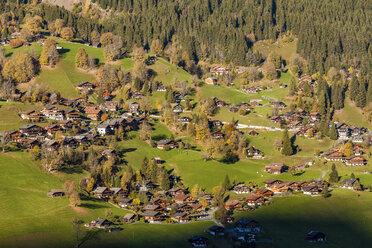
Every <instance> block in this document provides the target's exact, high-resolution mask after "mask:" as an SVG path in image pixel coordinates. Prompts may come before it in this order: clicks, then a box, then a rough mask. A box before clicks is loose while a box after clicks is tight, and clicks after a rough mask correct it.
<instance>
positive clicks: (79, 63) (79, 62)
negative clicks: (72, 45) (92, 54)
mask: <svg viewBox="0 0 372 248" xmlns="http://www.w3.org/2000/svg"><path fill="white" fill-rule="evenodd" d="M75 66H76V67H77V68H82V69H87V68H88V54H87V52H86V51H85V49H84V48H82V47H80V48H79V49H78V51H77V53H76V57H75Z"/></svg>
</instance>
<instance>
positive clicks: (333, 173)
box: [329, 164, 339, 183]
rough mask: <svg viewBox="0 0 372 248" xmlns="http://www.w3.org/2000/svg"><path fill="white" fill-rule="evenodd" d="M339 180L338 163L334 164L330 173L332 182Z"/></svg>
mask: <svg viewBox="0 0 372 248" xmlns="http://www.w3.org/2000/svg"><path fill="white" fill-rule="evenodd" d="M338 180H339V177H338V172H337V170H336V165H335V164H332V171H331V173H329V182H330V183H337V182H338Z"/></svg>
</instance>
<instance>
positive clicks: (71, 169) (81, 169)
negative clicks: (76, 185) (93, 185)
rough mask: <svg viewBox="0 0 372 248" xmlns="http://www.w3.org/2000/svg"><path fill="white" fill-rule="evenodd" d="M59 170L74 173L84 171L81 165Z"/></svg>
mask: <svg viewBox="0 0 372 248" xmlns="http://www.w3.org/2000/svg"><path fill="white" fill-rule="evenodd" d="M59 171H60V172H63V173H66V174H74V173H77V174H81V173H83V168H81V166H74V167H63V168H61V169H60V170H59Z"/></svg>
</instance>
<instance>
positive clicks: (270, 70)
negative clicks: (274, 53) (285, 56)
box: [263, 61, 278, 80]
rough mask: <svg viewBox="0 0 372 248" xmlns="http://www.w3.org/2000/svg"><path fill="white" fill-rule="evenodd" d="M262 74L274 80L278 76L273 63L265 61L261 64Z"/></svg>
mask: <svg viewBox="0 0 372 248" xmlns="http://www.w3.org/2000/svg"><path fill="white" fill-rule="evenodd" d="M263 69H264V75H265V77H266V78H267V79H268V80H274V79H276V78H277V77H278V73H277V72H276V69H275V66H274V64H273V63H271V62H268V61H266V62H265V63H264V65H263Z"/></svg>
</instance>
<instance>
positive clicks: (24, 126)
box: [19, 124, 39, 129]
mask: <svg viewBox="0 0 372 248" xmlns="http://www.w3.org/2000/svg"><path fill="white" fill-rule="evenodd" d="M33 127H39V126H37V125H35V124H26V125H23V126H22V127H20V128H19V129H30V128H33Z"/></svg>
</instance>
